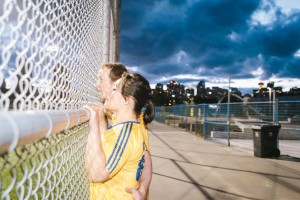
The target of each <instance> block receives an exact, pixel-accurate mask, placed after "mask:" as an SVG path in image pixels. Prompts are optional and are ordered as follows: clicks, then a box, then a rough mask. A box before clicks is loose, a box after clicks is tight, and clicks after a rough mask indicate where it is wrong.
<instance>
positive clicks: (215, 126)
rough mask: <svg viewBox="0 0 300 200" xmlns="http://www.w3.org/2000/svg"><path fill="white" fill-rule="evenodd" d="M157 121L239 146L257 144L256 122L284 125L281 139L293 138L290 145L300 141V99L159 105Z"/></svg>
mask: <svg viewBox="0 0 300 200" xmlns="http://www.w3.org/2000/svg"><path fill="white" fill-rule="evenodd" d="M155 120H156V121H159V122H161V123H165V124H168V125H170V126H174V127H178V128H182V129H185V130H186V131H189V132H192V133H195V134H197V135H199V136H201V137H203V138H204V139H207V140H213V141H216V142H220V143H224V144H227V145H230V143H232V142H233V141H234V142H235V143H236V144H238V146H239V145H241V144H242V143H245V145H246V144H247V145H248V146H249V145H250V146H253V143H252V138H253V130H252V127H253V125H257V124H280V125H281V129H280V134H279V140H286V141H287V140H290V141H291V142H289V144H287V145H286V146H288V145H290V144H291V143H293V144H294V146H299V144H300V101H279V102H278V101H275V102H241V103H229V104H228V103H218V104H199V105H176V106H170V107H156V108H155ZM247 140H248V141H247ZM298 141H299V142H298ZM282 144H283V145H284V143H282ZM297 148H298V147H297ZM291 151H295V150H291ZM283 153H284V150H283ZM297 155H298V154H297ZM299 156H300V155H299Z"/></svg>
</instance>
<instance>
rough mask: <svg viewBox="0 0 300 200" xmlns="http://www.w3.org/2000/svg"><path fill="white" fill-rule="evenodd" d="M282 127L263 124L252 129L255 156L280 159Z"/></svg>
mask: <svg viewBox="0 0 300 200" xmlns="http://www.w3.org/2000/svg"><path fill="white" fill-rule="evenodd" d="M280 128H281V126H280V125H270V124H261V125H255V126H253V127H252V130H253V145H254V156H257V157H261V158H272V157H279V156H280V150H279V139H278V135H279V130H280Z"/></svg>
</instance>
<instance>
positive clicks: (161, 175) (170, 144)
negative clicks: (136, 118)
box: [149, 122, 300, 200]
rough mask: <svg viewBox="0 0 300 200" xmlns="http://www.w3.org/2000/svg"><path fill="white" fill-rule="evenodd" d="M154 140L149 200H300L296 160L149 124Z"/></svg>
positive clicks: (299, 171)
mask: <svg viewBox="0 0 300 200" xmlns="http://www.w3.org/2000/svg"><path fill="white" fill-rule="evenodd" d="M149 140H150V148H151V155H152V163H153V176H152V182H151V186H150V195H149V197H150V200H156V199H163V200H169V199H170V200H173V199H174V200H183V199H222V200H226V199H272V200H273V199H288V200H290V199H291V200H294V199H299V200H300V162H299V161H300V159H299V158H297V157H285V156H282V157H280V158H279V159H271V158H259V157H255V156H254V155H253V150H251V149H247V148H243V147H241V146H238V145H231V146H230V147H228V146H227V145H226V144H222V143H216V142H211V141H206V140H203V139H202V138H200V137H198V136H196V135H193V134H191V133H187V132H185V131H183V130H181V129H178V128H174V127H171V126H168V125H165V124H161V123H158V122H152V123H151V124H150V125H149ZM299 148H300V147H299ZM299 151H300V150H299ZM296 153H297V152H296Z"/></svg>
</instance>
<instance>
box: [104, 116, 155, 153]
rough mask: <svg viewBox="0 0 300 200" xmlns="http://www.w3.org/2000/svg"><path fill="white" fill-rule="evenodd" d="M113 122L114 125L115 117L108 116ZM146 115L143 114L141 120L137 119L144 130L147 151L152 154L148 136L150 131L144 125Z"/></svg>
mask: <svg viewBox="0 0 300 200" xmlns="http://www.w3.org/2000/svg"><path fill="white" fill-rule="evenodd" d="M106 116H107V117H108V118H109V119H110V120H111V122H112V124H114V123H115V117H114V115H106ZM143 118H144V113H143V112H141V114H140V116H139V118H138V119H137V120H138V122H140V124H141V127H142V130H143V134H144V140H145V144H146V149H145V150H147V151H149V152H150V146H149V136H148V129H147V126H146V125H145V123H144V119H143Z"/></svg>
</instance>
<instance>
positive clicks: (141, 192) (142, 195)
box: [125, 187, 147, 200]
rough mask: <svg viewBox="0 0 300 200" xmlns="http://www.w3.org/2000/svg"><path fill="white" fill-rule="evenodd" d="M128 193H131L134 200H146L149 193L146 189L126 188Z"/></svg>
mask: <svg viewBox="0 0 300 200" xmlns="http://www.w3.org/2000/svg"><path fill="white" fill-rule="evenodd" d="M125 190H126V192H128V193H131V194H132V196H133V198H134V200H145V199H146V194H147V191H146V190H145V189H144V188H141V187H140V188H139V189H137V190H136V189H134V188H125Z"/></svg>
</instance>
